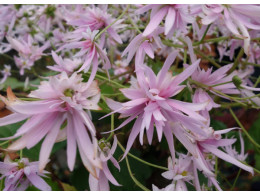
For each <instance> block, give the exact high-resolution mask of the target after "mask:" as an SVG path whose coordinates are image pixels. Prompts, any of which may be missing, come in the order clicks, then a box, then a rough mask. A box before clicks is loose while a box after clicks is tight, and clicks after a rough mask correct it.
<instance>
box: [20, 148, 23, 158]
mask: <svg viewBox="0 0 260 195" xmlns="http://www.w3.org/2000/svg"><path fill="white" fill-rule="evenodd" d="M22 158H23V150H20V159H22Z"/></svg>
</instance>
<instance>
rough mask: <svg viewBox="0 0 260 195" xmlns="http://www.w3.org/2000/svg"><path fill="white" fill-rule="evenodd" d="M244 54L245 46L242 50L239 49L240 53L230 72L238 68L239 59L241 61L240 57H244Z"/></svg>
mask: <svg viewBox="0 0 260 195" xmlns="http://www.w3.org/2000/svg"><path fill="white" fill-rule="evenodd" d="M243 55H244V48H243V47H242V48H241V49H240V51H239V53H238V55H237V57H236V59H235V62H234V64H233V66H232V67H231V68H230V69H229V71H228V72H227V73H228V74H230V73H232V72H233V71H234V70H235V69H236V68H237V66H238V64H239V61H240V59H241V58H242V56H243Z"/></svg>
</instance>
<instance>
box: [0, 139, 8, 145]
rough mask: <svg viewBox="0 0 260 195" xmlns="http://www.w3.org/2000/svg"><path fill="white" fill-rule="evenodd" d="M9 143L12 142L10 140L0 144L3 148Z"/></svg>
mask: <svg viewBox="0 0 260 195" xmlns="http://www.w3.org/2000/svg"><path fill="white" fill-rule="evenodd" d="M9 141H10V140H7V141H5V142H2V143H0V146H3V145H5V144H8V143H9Z"/></svg>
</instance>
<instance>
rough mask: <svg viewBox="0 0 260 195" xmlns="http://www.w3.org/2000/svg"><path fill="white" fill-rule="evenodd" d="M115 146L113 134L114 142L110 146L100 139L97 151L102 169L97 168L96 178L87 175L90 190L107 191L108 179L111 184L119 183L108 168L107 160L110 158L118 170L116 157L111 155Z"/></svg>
mask: <svg viewBox="0 0 260 195" xmlns="http://www.w3.org/2000/svg"><path fill="white" fill-rule="evenodd" d="M116 147H117V138H116V136H114V143H113V145H112V147H111V148H110V146H109V145H108V143H106V142H105V141H103V140H100V143H99V152H100V160H101V162H102V167H103V169H102V170H101V169H97V170H96V171H97V175H98V179H97V178H95V177H93V176H92V175H89V187H90V190H91V191H109V183H108V181H110V182H111V183H112V184H114V185H116V186H120V184H119V183H118V182H117V181H116V180H115V178H114V177H113V175H112V174H111V172H110V171H109V169H108V166H107V162H108V160H110V161H111V162H112V163H113V165H114V166H115V167H116V168H117V169H118V170H120V166H119V164H118V162H117V161H116V159H115V158H114V157H113V156H112V155H113V153H114V152H115V150H116Z"/></svg>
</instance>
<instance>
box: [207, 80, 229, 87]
mask: <svg viewBox="0 0 260 195" xmlns="http://www.w3.org/2000/svg"><path fill="white" fill-rule="evenodd" d="M228 83H232V81H227V82H224V83H218V84H215V85H211V87H216V86H220V85H225V84H228Z"/></svg>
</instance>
